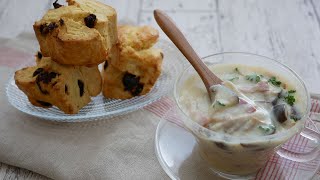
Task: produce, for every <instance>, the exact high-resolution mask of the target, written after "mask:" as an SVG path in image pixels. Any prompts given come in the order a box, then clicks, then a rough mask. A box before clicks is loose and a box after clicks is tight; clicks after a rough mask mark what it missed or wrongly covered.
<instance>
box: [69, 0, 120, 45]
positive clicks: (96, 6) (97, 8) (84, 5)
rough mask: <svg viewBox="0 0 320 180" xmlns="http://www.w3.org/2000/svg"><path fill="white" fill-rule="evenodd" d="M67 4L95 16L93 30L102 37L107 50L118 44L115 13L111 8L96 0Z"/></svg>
mask: <svg viewBox="0 0 320 180" xmlns="http://www.w3.org/2000/svg"><path fill="white" fill-rule="evenodd" d="M67 2H68V5H69V6H76V7H79V8H80V9H82V10H83V11H85V12H89V13H90V14H95V15H96V16H97V22H96V24H95V27H94V28H95V29H97V30H98V31H99V32H100V34H101V35H102V36H103V37H104V39H105V44H106V47H107V49H110V48H111V47H112V46H113V45H114V44H116V43H117V42H118V36H117V13H116V11H115V10H114V9H113V8H112V7H110V6H108V5H105V4H103V3H101V2H98V1H96V0H67ZM106 27H107V29H106Z"/></svg>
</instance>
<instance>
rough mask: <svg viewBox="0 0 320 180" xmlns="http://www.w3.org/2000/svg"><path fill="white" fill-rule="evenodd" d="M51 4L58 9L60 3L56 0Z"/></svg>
mask: <svg viewBox="0 0 320 180" xmlns="http://www.w3.org/2000/svg"><path fill="white" fill-rule="evenodd" d="M52 5H53V7H54V8H55V9H58V8H59V7H61V6H62V5H61V4H59V3H58V0H56V1H55V2H54V3H53V4H52Z"/></svg>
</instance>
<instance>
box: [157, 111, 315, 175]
mask: <svg viewBox="0 0 320 180" xmlns="http://www.w3.org/2000/svg"><path fill="white" fill-rule="evenodd" d="M166 116H170V115H165V116H164V117H162V120H161V121H160V122H159V124H158V127H157V131H156V136H155V151H156V155H157V158H158V160H159V163H160V165H161V166H162V168H163V169H164V171H165V172H166V173H167V174H168V176H169V177H170V178H171V179H173V180H180V179H181V180H194V179H201V180H207V179H208V180H210V179H215V180H219V179H224V178H222V177H220V176H219V175H217V174H216V173H215V172H214V171H212V170H211V169H210V168H209V166H208V165H207V163H206V162H205V161H204V160H203V159H202V158H201V157H200V155H199V153H198V146H197V142H196V140H195V138H194V137H193V135H192V134H191V133H189V132H188V131H186V130H185V129H183V128H182V127H180V126H178V125H177V124H174V123H172V122H170V121H168V120H166V118H167V117H166ZM302 141H303V140H302ZM288 144H289V142H288V143H286V144H285V145H284V146H286V145H288ZM303 145H305V147H306V148H303V147H301V150H302V148H303V150H306V151H308V150H309V149H308V145H306V144H303ZM274 161H276V162H274ZM274 163H276V164H277V165H276V166H275V169H274V172H272V173H271V174H272V175H266V174H265V173H266V172H265V171H264V169H261V170H260V171H259V172H258V174H257V176H256V178H255V179H270V178H271V177H273V178H275V179H288V180H289V179H290V180H300V179H317V177H319V176H320V172H319V166H320V156H318V158H317V159H315V160H313V161H310V162H306V163H298V162H293V161H290V160H287V159H285V158H282V157H280V156H279V155H277V154H275V155H274V156H273V157H272V158H271V159H270V160H269V162H268V163H267V164H266V167H265V168H267V166H269V165H271V164H274ZM317 172H319V175H315V173H317ZM275 175H276V176H277V177H274V176H275Z"/></svg>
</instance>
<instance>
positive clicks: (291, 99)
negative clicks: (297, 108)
mask: <svg viewBox="0 0 320 180" xmlns="http://www.w3.org/2000/svg"><path fill="white" fill-rule="evenodd" d="M295 92H296V90H290V91H288V93H287V95H286V96H285V97H284V100H285V101H286V102H287V103H288V104H289V105H290V106H293V104H294V102H296V99H295V98H294V96H293V95H292V94H293V93H295Z"/></svg>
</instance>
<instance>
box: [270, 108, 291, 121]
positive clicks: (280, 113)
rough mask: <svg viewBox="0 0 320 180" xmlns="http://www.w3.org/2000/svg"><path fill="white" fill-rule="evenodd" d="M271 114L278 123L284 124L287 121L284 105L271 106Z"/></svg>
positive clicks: (286, 111)
mask: <svg viewBox="0 0 320 180" xmlns="http://www.w3.org/2000/svg"><path fill="white" fill-rule="evenodd" d="M272 112H273V114H274V116H275V118H276V119H277V121H278V122H280V123H284V122H285V121H286V120H287V119H288V110H287V106H286V105H285V104H278V105H275V106H273V108H272Z"/></svg>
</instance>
